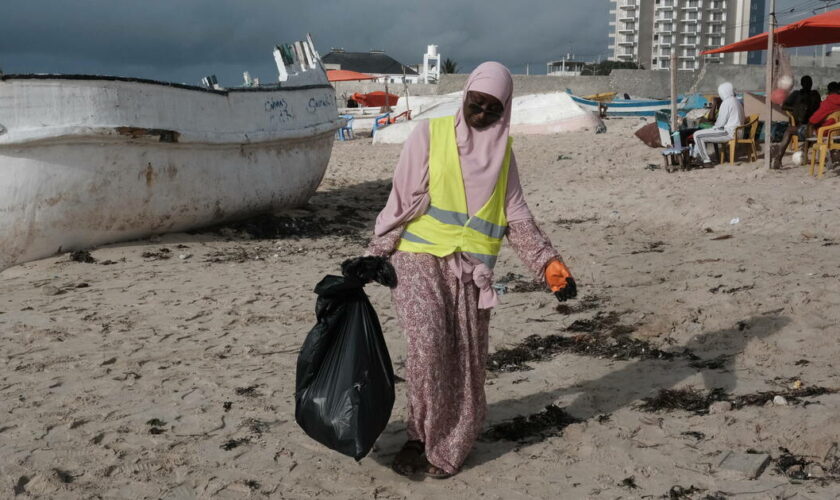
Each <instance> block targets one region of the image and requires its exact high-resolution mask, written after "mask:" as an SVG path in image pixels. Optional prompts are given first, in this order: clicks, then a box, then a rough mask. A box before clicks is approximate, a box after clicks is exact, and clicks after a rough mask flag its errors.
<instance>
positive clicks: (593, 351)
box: [487, 312, 700, 372]
mask: <svg viewBox="0 0 840 500" xmlns="http://www.w3.org/2000/svg"><path fill="white" fill-rule="evenodd" d="M620 317H621V316H620V314H618V313H615V312H610V313H606V314H602V313H598V314H597V315H596V316H595V317H594V318H592V319H585V320H577V321H575V322H573V323H572V324H571V325H569V326H568V327H567V328H566V330H568V331H574V332H586V333H588V334H581V335H572V336H569V335H560V334H552V335H546V336H540V335H536V334H535V335H530V336H528V337H526V338H525V339H523V340H522V341H521V342H520V343H518V344H516V345H514V346H512V347H508V348H502V349H498V350H496V352H494V353H493V354H491V355H490V356H489V357H488V358H487V370H489V371H491V372H513V371H524V370H530V369H531V367H530V366H528V365H527V363H528V362H530V361H544V360H547V359H550V358H552V357H553V356H555V355H556V354H560V353H567V354H576V355H580V356H591V357H596V358H608V359H616V360H628V359H661V360H674V359H686V360H689V361H699V360H700V358H699V357H697V356H696V355H694V354H693V353H692V352H691V351H689V350H688V349H683V350H682V351H663V350H661V349H658V348H656V347H654V346H653V345H652V344H650V343H649V342H646V341H644V340H639V339H634V338H632V337H630V336H629V333H631V332H633V331H634V330H635V326H634V325H622V324H619V321H620Z"/></svg>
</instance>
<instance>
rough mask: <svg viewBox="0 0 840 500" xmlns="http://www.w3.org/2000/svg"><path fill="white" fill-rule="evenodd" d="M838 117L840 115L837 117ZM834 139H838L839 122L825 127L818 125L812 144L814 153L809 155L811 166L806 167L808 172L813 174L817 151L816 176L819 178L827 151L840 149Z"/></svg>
mask: <svg viewBox="0 0 840 500" xmlns="http://www.w3.org/2000/svg"><path fill="white" fill-rule="evenodd" d="M838 118H840V117H838ZM835 139H840V122H838V123H835V124H834V125H829V126H827V127H820V128H819V130H817V142H816V144H815V145H814V148H813V149H814V154H813V155H812V156H811V166H810V168H808V174H809V175H814V167H815V164H816V162H817V152H818V151H819V155H820V166H819V171H818V173H817V177H818V178H821V177H822V176H823V173H824V172H825V158H826V156H828V155H829V154H831V153H829V151H833V150H835V149H840V142H835Z"/></svg>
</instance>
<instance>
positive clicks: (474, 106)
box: [467, 102, 504, 118]
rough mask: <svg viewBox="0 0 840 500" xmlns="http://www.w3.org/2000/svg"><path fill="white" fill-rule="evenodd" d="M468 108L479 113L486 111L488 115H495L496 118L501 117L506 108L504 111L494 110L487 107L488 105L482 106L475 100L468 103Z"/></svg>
mask: <svg viewBox="0 0 840 500" xmlns="http://www.w3.org/2000/svg"><path fill="white" fill-rule="evenodd" d="M467 108H469V110H470V111H471V112H473V113H476V114H478V113H484V114H485V115H486V116H492V117H494V118H501V117H502V113H504V110H502V111H494V110H492V109H489V108H487V107H484V106H480V105H478V104H476V103H474V102H471V103H468V104H467Z"/></svg>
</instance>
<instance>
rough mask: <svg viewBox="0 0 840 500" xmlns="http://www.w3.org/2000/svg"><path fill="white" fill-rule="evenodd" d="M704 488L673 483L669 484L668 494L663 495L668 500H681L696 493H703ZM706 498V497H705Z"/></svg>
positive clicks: (689, 497)
mask: <svg viewBox="0 0 840 500" xmlns="http://www.w3.org/2000/svg"><path fill="white" fill-rule="evenodd" d="M704 491H706V490H703V489H700V488H697V487H696V486H694V485H693V484H692V485H691V486H689V487H688V488H686V487H684V486H680V485H679V484H675V485H674V486H671V489H670V490H668V494H667V495H665V497H666V498H668V500H682V499H689V500H690V499H691V498H693V497H694V495H695V494H697V493H703V492H704ZM707 498H708V497H707Z"/></svg>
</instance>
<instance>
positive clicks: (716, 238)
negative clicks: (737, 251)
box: [711, 234, 732, 241]
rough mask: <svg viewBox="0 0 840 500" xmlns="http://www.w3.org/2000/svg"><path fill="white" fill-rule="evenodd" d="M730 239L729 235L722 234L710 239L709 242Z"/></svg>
mask: <svg viewBox="0 0 840 500" xmlns="http://www.w3.org/2000/svg"><path fill="white" fill-rule="evenodd" d="M730 238H732V235H731V234H722V235H720V236H715V237H714V238H712V239H711V241H721V240H728V239H730Z"/></svg>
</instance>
